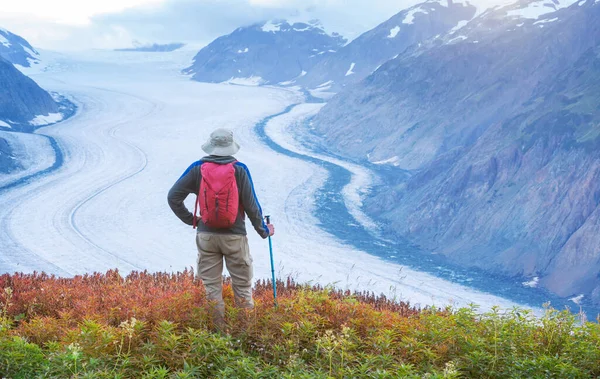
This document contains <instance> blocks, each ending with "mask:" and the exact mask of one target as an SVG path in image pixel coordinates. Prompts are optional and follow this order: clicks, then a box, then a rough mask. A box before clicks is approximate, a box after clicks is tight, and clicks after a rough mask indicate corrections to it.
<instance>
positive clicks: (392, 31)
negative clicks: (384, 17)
mask: <svg viewBox="0 0 600 379" xmlns="http://www.w3.org/2000/svg"><path fill="white" fill-rule="evenodd" d="M398 33H400V27H399V26H396V27H395V28H393V29H390V34H389V35H388V36H387V38H396V36H397V35H398Z"/></svg>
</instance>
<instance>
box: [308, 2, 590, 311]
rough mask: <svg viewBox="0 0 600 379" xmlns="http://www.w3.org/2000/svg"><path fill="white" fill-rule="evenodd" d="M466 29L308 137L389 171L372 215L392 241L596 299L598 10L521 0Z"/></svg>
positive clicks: (398, 64)
mask: <svg viewBox="0 0 600 379" xmlns="http://www.w3.org/2000/svg"><path fill="white" fill-rule="evenodd" d="M460 26H462V27H461V28H460V29H459V28H458V27H457V28H456V29H455V30H452V31H451V32H449V33H447V34H446V35H442V36H440V37H439V38H436V39H430V40H428V41H425V42H423V43H422V44H421V46H414V47H413V48H410V49H408V50H407V51H405V52H404V53H403V54H400V56H398V57H397V58H396V59H393V60H391V61H389V62H387V63H385V64H384V65H383V66H382V67H381V68H380V69H379V70H377V71H376V72H374V73H373V74H372V75H370V76H368V77H367V78H366V79H365V80H363V81H362V82H360V83H358V84H356V85H355V86H352V87H351V88H348V89H347V90H345V91H342V92H341V93H339V94H338V95H337V96H335V97H334V98H333V99H332V100H331V101H330V102H329V103H328V104H327V105H326V106H325V107H324V108H323V109H322V111H321V112H320V114H319V115H318V116H317V117H316V118H315V119H314V120H313V125H314V127H315V128H316V130H317V131H318V132H319V134H321V135H323V136H325V137H324V138H325V140H326V141H327V144H328V145H329V146H335V151H336V152H337V153H339V154H342V155H345V156H347V157H350V158H352V159H356V160H361V161H365V160H367V159H368V160H370V161H371V162H373V163H377V164H380V165H382V167H383V166H385V167H387V170H386V172H387V174H386V177H385V183H386V188H381V189H380V190H377V191H376V192H375V196H374V197H373V198H371V199H370V200H368V201H367V203H366V209H368V210H369V211H370V213H371V214H372V215H376V216H378V217H379V219H380V220H383V221H384V224H386V225H387V226H386V228H387V231H388V232H390V233H398V234H399V235H402V236H404V237H408V238H410V239H411V240H412V241H414V242H415V243H418V244H419V245H421V246H423V247H425V248H426V249H428V250H430V251H435V252H438V253H442V254H445V255H447V256H448V257H450V258H451V259H452V260H454V261H455V262H458V263H461V264H464V265H467V266H478V267H482V268H485V269H488V270H490V271H493V272H495V273H503V274H507V275H511V276H512V275H516V276H526V277H529V276H531V277H539V285H540V286H544V287H545V288H547V289H549V290H551V291H553V292H555V293H557V294H559V295H561V296H572V295H579V294H585V298H591V299H592V300H593V301H595V302H596V303H600V280H599V279H600V233H599V231H600V127H599V125H600V1H598V0H580V1H573V0H565V1H558V0H542V1H521V2H519V3H516V4H513V5H509V6H504V7H496V8H493V9H491V10H488V11H485V12H482V13H481V14H480V15H478V16H477V17H476V18H474V19H473V20H472V21H470V22H469V23H467V24H465V25H460ZM407 173H408V175H406V174H407ZM406 178H408V179H406ZM536 283H537V282H536Z"/></svg>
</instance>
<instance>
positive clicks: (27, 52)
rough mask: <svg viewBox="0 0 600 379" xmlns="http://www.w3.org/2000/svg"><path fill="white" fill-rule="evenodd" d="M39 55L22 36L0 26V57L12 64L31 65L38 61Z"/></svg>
mask: <svg viewBox="0 0 600 379" xmlns="http://www.w3.org/2000/svg"><path fill="white" fill-rule="evenodd" d="M39 55H40V54H39V53H38V52H37V51H36V50H35V49H34V48H33V47H32V46H31V45H30V44H29V42H27V41H26V40H25V39H24V38H22V37H19V36H18V35H16V34H13V33H11V32H9V31H8V30H6V29H2V28H0V57H3V58H4V59H6V60H8V61H9V62H11V63H13V64H18V65H20V66H23V67H31V65H32V64H37V63H38V62H39Z"/></svg>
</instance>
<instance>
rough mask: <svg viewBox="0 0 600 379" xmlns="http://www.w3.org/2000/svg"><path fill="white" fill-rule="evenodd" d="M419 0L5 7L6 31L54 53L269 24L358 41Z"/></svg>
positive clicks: (205, 39) (45, 0)
mask: <svg viewBox="0 0 600 379" xmlns="http://www.w3.org/2000/svg"><path fill="white" fill-rule="evenodd" d="M418 2H420V1H419V0H52V1H49V0H0V27H3V28H5V29H8V30H10V31H11V32H13V33H15V34H19V35H21V36H22V37H24V38H25V39H27V40H28V41H29V42H30V43H31V44H32V45H33V46H34V47H36V48H42V49H48V50H59V51H61V50H80V49H89V48H96V49H109V48H118V47H130V46H132V44H133V42H134V41H138V42H140V43H143V44H146V43H155V42H156V43H167V42H184V43H188V44H192V45H206V44H207V43H209V42H211V41H212V40H213V39H215V38H217V37H219V36H221V35H223V34H228V33H230V32H232V31H233V30H235V29H236V28H238V27H240V26H244V25H250V24H252V23H255V22H259V21H266V20H269V19H289V18H293V19H297V20H305V21H308V20H312V19H319V20H321V22H322V23H323V25H324V26H325V28H326V29H327V31H329V32H339V33H340V34H342V35H344V36H345V37H347V38H349V39H353V38H356V37H357V36H358V35H360V34H361V33H362V32H365V31H367V30H369V29H371V28H373V27H375V26H376V25H378V24H379V23H381V22H383V21H385V20H387V19H388V18H390V17H391V16H393V15H394V14H396V13H397V12H399V11H400V10H402V9H404V8H406V7H408V6H411V5H413V4H416V3H418Z"/></svg>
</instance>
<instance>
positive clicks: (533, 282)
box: [521, 276, 540, 288]
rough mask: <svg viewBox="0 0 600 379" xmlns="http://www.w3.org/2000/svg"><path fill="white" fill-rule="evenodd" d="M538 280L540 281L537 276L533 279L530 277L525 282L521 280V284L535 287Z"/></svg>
mask: <svg viewBox="0 0 600 379" xmlns="http://www.w3.org/2000/svg"><path fill="white" fill-rule="evenodd" d="M539 282H540V278H539V277H538V276H536V277H534V278H533V279H531V280H529V281H527V282H523V283H521V284H523V285H524V286H525V287H529V288H536V287H537V286H538V283H539Z"/></svg>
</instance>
